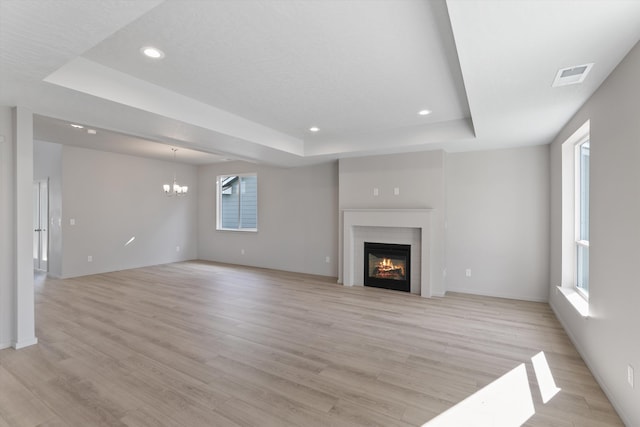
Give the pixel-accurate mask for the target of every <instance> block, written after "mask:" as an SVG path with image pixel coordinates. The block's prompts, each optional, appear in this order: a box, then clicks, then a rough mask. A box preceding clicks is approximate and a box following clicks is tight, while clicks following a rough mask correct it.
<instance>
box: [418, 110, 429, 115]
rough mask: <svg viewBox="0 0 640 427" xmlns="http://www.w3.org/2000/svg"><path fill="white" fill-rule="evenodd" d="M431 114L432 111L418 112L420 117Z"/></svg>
mask: <svg viewBox="0 0 640 427" xmlns="http://www.w3.org/2000/svg"><path fill="white" fill-rule="evenodd" d="M429 114H431V110H420V111H418V115H419V116H428V115H429Z"/></svg>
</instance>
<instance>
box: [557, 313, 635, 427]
mask: <svg viewBox="0 0 640 427" xmlns="http://www.w3.org/2000/svg"><path fill="white" fill-rule="evenodd" d="M549 306H550V307H551V310H552V311H553V314H554V315H555V316H556V319H558V322H560V324H561V325H562V329H564V331H565V332H566V334H567V336H568V337H569V340H571V343H572V344H573V346H574V347H575V348H576V350H578V354H580V357H582V360H584V363H585V365H587V368H589V371H590V372H591V375H593V378H595V379H596V382H597V383H598V385H599V386H600V388H601V389H602V391H603V392H604V394H605V395H606V396H607V399H609V401H610V402H611V405H612V406H613V408H614V409H615V410H616V412H617V413H618V416H620V418H621V419H622V422H623V423H624V425H626V426H630V425H631V422H630V421H629V418H628V417H627V416H626V415H625V413H624V411H623V410H622V408H620V405H618V404H617V403H616V400H615V399H614V398H613V395H612V394H611V391H609V389H608V388H607V385H606V384H605V382H604V381H603V380H602V378H601V377H600V375H598V372H597V371H595V370H594V369H593V363H591V361H590V360H589V358H588V357H587V353H586V352H585V351H584V349H583V348H582V347H581V346H580V344H578V340H576V339H575V336H574V335H573V332H571V329H569V328H567V325H566V323H565V322H564V320H563V319H562V317H560V316H559V315H558V311H557V310H556V308H555V307H554V305H553V304H551V302H549Z"/></svg>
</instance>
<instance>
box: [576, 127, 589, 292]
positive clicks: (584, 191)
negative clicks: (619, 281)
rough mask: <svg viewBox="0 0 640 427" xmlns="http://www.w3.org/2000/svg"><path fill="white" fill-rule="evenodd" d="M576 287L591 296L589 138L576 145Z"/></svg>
mask: <svg viewBox="0 0 640 427" xmlns="http://www.w3.org/2000/svg"><path fill="white" fill-rule="evenodd" d="M575 155H576V161H575V167H576V170H575V176H576V189H575V195H576V201H575V210H576V212H575V218H576V237H575V241H576V287H577V288H578V290H579V291H580V293H582V294H583V295H584V296H589V140H588V139H587V140H585V141H582V142H581V143H579V144H577V145H576V154H575Z"/></svg>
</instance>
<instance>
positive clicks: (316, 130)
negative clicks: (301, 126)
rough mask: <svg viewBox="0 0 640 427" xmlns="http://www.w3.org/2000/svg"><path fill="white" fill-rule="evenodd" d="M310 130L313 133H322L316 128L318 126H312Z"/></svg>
mask: <svg viewBox="0 0 640 427" xmlns="http://www.w3.org/2000/svg"><path fill="white" fill-rule="evenodd" d="M309 130H310V131H311V132H318V131H320V128H319V127H316V126H311V127H310V128H309Z"/></svg>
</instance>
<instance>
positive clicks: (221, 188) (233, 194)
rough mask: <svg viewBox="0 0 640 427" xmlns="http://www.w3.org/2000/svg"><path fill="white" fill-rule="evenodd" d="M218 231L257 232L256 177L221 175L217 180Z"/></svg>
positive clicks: (254, 175) (252, 175)
mask: <svg viewBox="0 0 640 427" xmlns="http://www.w3.org/2000/svg"><path fill="white" fill-rule="evenodd" d="M217 188H218V204H217V228H218V230H244V231H257V230H258V176H257V175H256V174H243V175H221V176H218V179H217Z"/></svg>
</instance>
